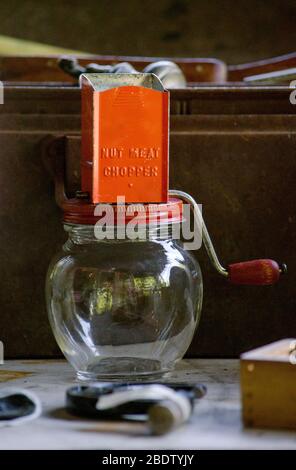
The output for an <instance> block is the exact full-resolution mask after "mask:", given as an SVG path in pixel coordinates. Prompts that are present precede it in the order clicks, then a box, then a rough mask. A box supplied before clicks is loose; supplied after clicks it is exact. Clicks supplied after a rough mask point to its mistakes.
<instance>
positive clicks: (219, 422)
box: [0, 359, 296, 450]
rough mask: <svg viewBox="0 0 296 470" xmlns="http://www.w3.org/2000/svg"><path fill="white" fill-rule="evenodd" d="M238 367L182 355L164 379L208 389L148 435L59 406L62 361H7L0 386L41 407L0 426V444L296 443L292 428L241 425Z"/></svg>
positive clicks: (68, 373) (64, 372) (68, 378)
mask: <svg viewBox="0 0 296 470" xmlns="http://www.w3.org/2000/svg"><path fill="white" fill-rule="evenodd" d="M238 368H239V363H238V361H237V360H225V359H223V360H221V359H219V360H216V359H191V360H184V361H182V362H181V363H180V365H179V367H178V369H177V370H176V371H175V372H174V373H173V374H171V376H170V378H169V379H170V380H172V381H174V380H176V381H182V380H185V381H186V382H189V383H190V382H201V383H204V384H205V385H206V386H207V389H208V391H207V395H206V396H205V397H204V398H202V399H201V400H198V401H197V404H196V406H195V410H194V414H193V416H192V418H191V421H190V422H189V423H187V424H185V425H183V426H182V427H180V428H178V429H177V430H175V431H174V432H172V433H170V434H167V435H165V436H161V437H153V436H149V435H144V434H143V433H142V432H140V431H142V427H141V426H142V425H140V426H139V425H137V424H136V425H126V424H120V423H112V424H110V423H106V422H105V423H102V422H101V423H100V422H98V421H95V420H89V419H83V418H77V417H73V416H71V415H70V414H69V413H68V412H67V411H66V410H65V409H64V406H65V391H66V389H67V388H68V387H70V386H71V385H73V384H75V376H74V371H73V370H72V368H71V367H70V366H69V365H68V364H67V363H66V362H65V361H62V360H61V361H43V360H42V361H41V360H40V361H38V360H36V361H33V360H18V361H7V362H5V364H3V365H1V366H0V387H3V386H5V387H8V386H11V387H24V388H27V389H28V390H32V391H34V392H35V393H36V394H37V395H38V396H39V397H40V399H41V401H42V405H43V413H42V416H41V417H39V418H37V419H36V420H34V421H31V422H28V423H25V424H20V425H18V426H12V427H2V428H0V449H106V450H109V449H128V450H130V449H132V450H134V449H200V450H202V449H296V432H288V431H267V430H262V429H256V430H253V429H244V427H243V424H242V421H241V405H240V390H239V375H238V373H239V370H238ZM17 372H21V373H25V372H27V373H28V374H27V375H22V374H17ZM17 376H18V377H17Z"/></svg>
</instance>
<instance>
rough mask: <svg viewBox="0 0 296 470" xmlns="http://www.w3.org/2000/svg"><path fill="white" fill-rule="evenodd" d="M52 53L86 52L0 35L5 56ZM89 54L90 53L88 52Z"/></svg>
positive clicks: (1, 51)
mask: <svg viewBox="0 0 296 470" xmlns="http://www.w3.org/2000/svg"><path fill="white" fill-rule="evenodd" d="M51 54H75V55H81V54H82V55H83V54H87V53H86V52H81V51H75V50H72V49H66V48H63V47H57V46H51V45H50V44H42V43H39V42H34V41H27V40H24V39H16V38H11V37H8V36H1V35H0V55H2V56H3V55H4V56H13V55H16V56H20V55H42V56H44V55H51ZM87 55H89V54H87Z"/></svg>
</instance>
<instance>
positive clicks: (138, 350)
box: [46, 73, 285, 380]
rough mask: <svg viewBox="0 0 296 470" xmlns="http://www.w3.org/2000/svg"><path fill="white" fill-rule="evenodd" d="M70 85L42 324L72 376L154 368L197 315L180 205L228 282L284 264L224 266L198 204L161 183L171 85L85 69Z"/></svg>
mask: <svg viewBox="0 0 296 470" xmlns="http://www.w3.org/2000/svg"><path fill="white" fill-rule="evenodd" d="M80 83H81V94H82V149H81V162H80V163H81V190H80V191H79V192H77V194H76V197H75V198H68V197H67V196H66V195H65V191H64V165H63V162H62V161H61V159H60V160H59V159H58V158H56V159H55V161H54V162H51V171H52V172H53V175H54V179H55V185H56V199H57V203H58V204H59V206H60V207H61V208H62V210H63V213H64V216H63V222H64V228H65V230H66V231H67V232H68V236H69V238H68V241H67V242H66V244H65V245H64V246H63V249H62V251H61V252H60V253H59V254H58V255H57V256H56V257H55V258H54V259H53V261H52V263H51V265H50V267H49V270H48V276H47V285H46V296H47V306H48V313H49V318H50V323H51V326H52V329H53V332H54V335H55V338H56V340H57V342H58V344H59V346H60V348H61V350H62V351H63V353H64V355H65V356H66V358H67V359H68V360H69V362H70V363H71V364H72V366H73V367H74V368H75V370H76V372H77V376H78V378H80V379H83V380H88V379H90V380H96V379H104V380H105V379H108V380H123V379H125V380H137V379H140V378H144V377H148V378H149V377H152V376H159V375H161V374H163V373H165V372H167V371H169V370H171V369H172V368H173V367H174V365H175V363H176V362H177V361H178V360H179V359H181V358H182V357H183V355H184V354H185V352H186V350H187V349H188V347H189V345H190V342H191V340H192V337H193V334H194V332H195V329H196V326H197V324H198V321H199V318H200V313H201V306H202V292H203V288H202V276H201V270H200V267H199V264H198V262H197V260H196V258H195V257H194V256H193V255H192V254H191V253H190V251H188V250H186V249H185V247H186V245H184V243H183V241H182V238H181V237H179V238H176V237H175V236H174V233H175V229H176V227H180V226H181V225H182V223H183V222H184V214H185V210H184V209H185V206H186V204H187V205H188V204H189V205H190V207H191V209H192V212H193V213H194V215H195V219H196V221H197V226H198V227H199V229H200V232H201V233H202V239H203V242H204V244H205V247H206V250H207V253H208V255H209V258H210V261H211V263H212V264H213V266H214V268H215V269H216V270H217V271H218V273H219V274H221V275H222V276H224V277H225V278H227V279H228V280H229V281H230V282H232V283H235V284H254V285H268V284H273V283H275V282H277V281H278V279H279V277H280V274H281V272H283V271H284V270H285V266H281V267H280V266H279V265H278V264H277V263H276V262H275V261H272V260H255V261H248V262H244V263H237V264H232V265H230V266H228V267H227V269H226V268H224V267H223V266H222V265H221V264H220V262H219V260H218V258H217V255H216V253H215V250H214V247H213V245H212V242H211V239H210V237H209V234H208V232H207V229H206V226H205V224H204V223H203V219H202V216H201V212H200V210H199V207H198V205H197V203H196V202H195V201H194V199H193V198H192V197H191V196H190V195H188V194H186V193H184V192H182V191H172V190H169V189H168V163H169V92H168V91H167V90H165V89H164V88H163V86H162V83H161V81H160V80H159V79H158V78H157V77H156V76H155V75H153V74H147V73H139V74H137V73H136V74H120V73H119V74H105V73H98V74H84V75H82V76H81V79H80ZM103 227H104V230H103V229H102V228H103ZM135 227H136V228H137V230H138V235H139V234H141V235H140V236H134V235H133V234H135V231H134V230H133V229H135ZM98 232H99V233H100V236H98ZM102 234H103V236H102Z"/></svg>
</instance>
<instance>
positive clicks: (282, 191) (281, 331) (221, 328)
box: [0, 86, 296, 357]
mask: <svg viewBox="0 0 296 470" xmlns="http://www.w3.org/2000/svg"><path fill="white" fill-rule="evenodd" d="M290 91H291V90H289V89H288V88H285V87H282V88H280V87H276V88H261V89H260V88H257V87H256V88H247V87H244V88H240V87H214V86H213V87H211V88H208V87H203V88H199V89H194V90H193V89H187V90H175V91H173V92H172V93H171V138H170V139H171V142H170V143H171V163H170V187H171V188H176V189H183V190H185V191H187V192H189V193H191V194H192V195H193V196H194V197H196V199H197V200H198V202H200V203H202V204H203V214H204V217H205V219H206V221H207V224H208V228H209V231H210V233H211V235H212V238H213V241H214V243H215V245H216V249H217V251H218V253H219V255H220V256H221V258H222V259H223V261H224V262H225V263H230V262H235V261H239V260H244V259H252V258H258V257H271V258H274V259H277V260H279V261H286V262H287V263H288V265H289V274H288V275H287V276H285V277H283V279H282V280H281V282H280V283H279V284H278V285H276V286H273V287H245V286H242V287H236V286H231V285H229V284H228V283H227V282H225V281H224V280H223V279H221V278H220V277H219V276H218V275H217V274H216V273H215V272H214V271H213V270H212V268H211V266H210V265H209V261H208V259H207V257H206V254H205V252H204V251H203V250H199V251H198V252H196V256H197V257H198V259H199V260H200V263H201V266H202V270H203V275H204V284H205V294H204V307H203V312H202V320H201V324H200V328H199V330H198V333H197V334H196V336H195V338H194V341H193V343H192V345H191V348H190V350H189V352H188V356H191V357H192V356H193V357H196V356H207V357H209V356H210V357H213V356H219V357H232V356H236V355H237V354H239V353H240V352H242V351H244V350H247V349H249V348H252V347H255V346H258V345H261V344H263V343H267V342H269V341H272V340H275V339H279V338H282V337H285V336H286V337H287V336H288V337H290V336H295V335H296V320H295V315H296V308H295V303H296V289H295V281H294V274H293V273H294V272H295V269H296V254H295V249H294V247H295V243H296V213H295V207H296V204H295V201H296V185H295V181H296V165H295V148H296V133H295V123H296V115H295V107H294V106H293V105H291V104H290V101H289V94H290ZM4 98H5V100H4V104H3V105H1V106H0V146H1V153H0V161H1V171H0V187H1V192H0V227H1V230H0V305H1V307H0V336H1V340H2V341H3V342H4V345H5V353H6V356H7V357H9V356H10V357H24V356H25V357H37V356H44V357H45V356H46V357H53V356H56V355H59V354H60V353H59V350H58V348H57V346H56V344H55V341H54V339H53V336H52V334H51V331H50V327H49V324H48V320H47V315H46V312H45V302H44V278H45V273H46V269H47V266H48V263H49V260H50V258H51V256H52V255H53V254H54V253H55V252H56V250H57V249H58V248H59V247H60V245H61V243H62V242H63V240H64V233H63V229H62V224H61V214H60V212H59V209H58V208H57V207H56V204H55V201H54V194H53V184H52V182H51V180H50V176H49V174H48V173H47V171H46V169H45V167H44V165H43V162H42V158H41V141H42V139H43V138H44V137H45V136H47V135H68V136H75V135H76V136H78V138H79V132H80V91H79V89H78V88H75V87H66V88H61V87H52V88H50V87H22V86H20V87H6V89H5V96H4ZM78 140H79V139H78Z"/></svg>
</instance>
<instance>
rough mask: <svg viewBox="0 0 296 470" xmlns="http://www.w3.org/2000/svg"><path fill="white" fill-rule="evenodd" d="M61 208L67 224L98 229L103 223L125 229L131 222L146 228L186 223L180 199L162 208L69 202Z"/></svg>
mask: <svg viewBox="0 0 296 470" xmlns="http://www.w3.org/2000/svg"><path fill="white" fill-rule="evenodd" d="M62 208H63V211H64V217H63V221H64V223H67V224H75V225H76V224H77V225H95V224H96V223H97V222H98V221H100V220H101V221H102V219H104V222H105V223H106V225H108V226H112V225H114V226H115V225H126V224H128V223H129V222H131V221H132V220H134V221H135V222H136V223H138V224H140V225H147V226H149V225H164V224H171V223H179V222H182V220H183V202H182V201H181V199H177V198H169V200H168V202H167V203H159V204H158V203H147V204H140V203H134V204H91V203H90V202H89V201H84V200H81V199H67V200H66V201H65V202H64V203H63V207H62Z"/></svg>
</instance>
